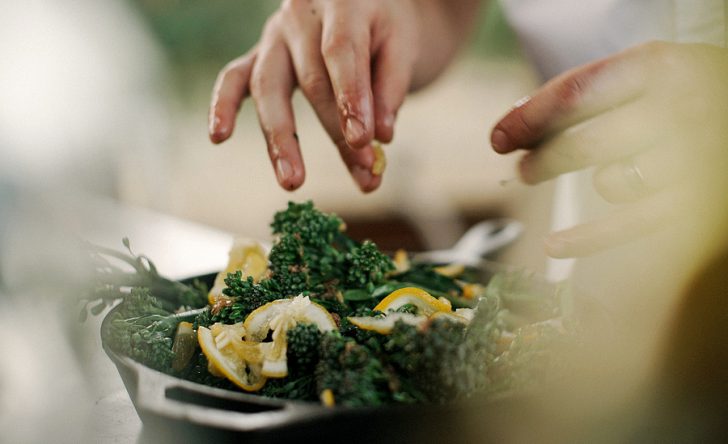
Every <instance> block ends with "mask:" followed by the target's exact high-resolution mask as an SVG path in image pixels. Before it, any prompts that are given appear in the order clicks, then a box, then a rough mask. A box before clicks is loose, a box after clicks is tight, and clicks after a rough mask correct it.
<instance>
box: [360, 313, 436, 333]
mask: <svg viewBox="0 0 728 444" xmlns="http://www.w3.org/2000/svg"><path fill="white" fill-rule="evenodd" d="M347 319H348V320H349V322H351V323H352V324H354V325H356V326H357V327H359V328H361V329H362V330H371V331H375V332H377V333H379V334H383V335H387V334H389V333H391V332H392V329H393V328H394V324H396V323H397V321H402V322H404V323H406V324H410V325H414V326H415V327H420V326H422V325H424V324H425V322H427V320H428V319H429V318H428V317H427V316H424V315H414V314H412V313H390V314H388V315H387V316H382V317H374V316H350V317H348V318H347Z"/></svg>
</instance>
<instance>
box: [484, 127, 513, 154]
mask: <svg viewBox="0 0 728 444" xmlns="http://www.w3.org/2000/svg"><path fill="white" fill-rule="evenodd" d="M490 145H491V146H492V147H493V150H495V152H496V153H498V154H507V153H510V152H511V151H513V150H514V149H515V147H514V146H513V142H512V141H511V139H510V137H508V134H507V133H506V132H505V131H503V129H501V128H499V127H498V126H496V127H495V128H494V129H493V131H492V132H491V134H490Z"/></svg>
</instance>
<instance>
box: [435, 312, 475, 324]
mask: <svg viewBox="0 0 728 444" xmlns="http://www.w3.org/2000/svg"><path fill="white" fill-rule="evenodd" d="M430 319H433V320H434V319H449V320H451V321H455V322H460V323H462V324H469V323H470V319H468V318H467V317H465V316H462V315H459V314H457V313H452V312H447V311H438V312H436V313H433V314H432V316H430Z"/></svg>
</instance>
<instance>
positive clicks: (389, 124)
mask: <svg viewBox="0 0 728 444" xmlns="http://www.w3.org/2000/svg"><path fill="white" fill-rule="evenodd" d="M374 137H376V139H377V140H378V141H379V142H381V143H390V142H391V141H392V139H394V115H393V114H385V115H384V116H382V117H379V118H378V119H377V122H376V130H375V132H374Z"/></svg>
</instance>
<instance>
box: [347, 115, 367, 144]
mask: <svg viewBox="0 0 728 444" xmlns="http://www.w3.org/2000/svg"><path fill="white" fill-rule="evenodd" d="M365 134H366V129H365V128H364V125H363V124H362V123H361V122H359V121H358V120H356V119H355V118H353V117H349V118H348V119H346V139H347V141H348V142H357V141H359V140H360V139H361V138H362V137H364V135H365Z"/></svg>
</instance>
